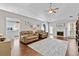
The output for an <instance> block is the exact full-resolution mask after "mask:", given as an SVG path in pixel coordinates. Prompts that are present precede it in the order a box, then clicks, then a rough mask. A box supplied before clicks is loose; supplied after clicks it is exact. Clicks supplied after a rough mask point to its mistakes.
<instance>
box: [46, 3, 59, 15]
mask: <svg viewBox="0 0 79 59" xmlns="http://www.w3.org/2000/svg"><path fill="white" fill-rule="evenodd" d="M58 9H59V8H53V7H52V3H50V5H49V8H48V13H49V14H51V13H56V12H57V10H58Z"/></svg>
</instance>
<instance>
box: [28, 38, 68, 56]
mask: <svg viewBox="0 0 79 59" xmlns="http://www.w3.org/2000/svg"><path fill="white" fill-rule="evenodd" d="M28 46H29V47H30V48H32V49H33V50H35V51H37V52H38V53H40V54H41V55H43V56H65V54H66V51H67V46H68V42H67V41H63V40H59V39H52V38H46V39H43V40H40V41H38V42H35V43H32V44H30V45H28Z"/></svg>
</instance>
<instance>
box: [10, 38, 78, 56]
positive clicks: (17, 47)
mask: <svg viewBox="0 0 79 59" xmlns="http://www.w3.org/2000/svg"><path fill="white" fill-rule="evenodd" d="M13 42H15V43H14V48H13V49H12V56H41V54H39V53H38V52H36V51H35V50H33V49H32V48H30V47H28V46H27V45H24V44H22V43H20V42H19V41H18V39H17V40H14V41H13ZM68 42H69V44H68V50H67V53H66V56H77V55H78V51H77V48H78V47H77V45H76V40H75V39H68ZM17 43H20V44H17Z"/></svg>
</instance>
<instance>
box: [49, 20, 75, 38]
mask: <svg viewBox="0 0 79 59" xmlns="http://www.w3.org/2000/svg"><path fill="white" fill-rule="evenodd" d="M72 21H73V22H75V21H76V20H68V21H55V22H50V24H49V26H52V27H53V36H57V31H63V32H64V37H68V31H67V30H68V23H69V22H72ZM61 24H62V25H61Z"/></svg>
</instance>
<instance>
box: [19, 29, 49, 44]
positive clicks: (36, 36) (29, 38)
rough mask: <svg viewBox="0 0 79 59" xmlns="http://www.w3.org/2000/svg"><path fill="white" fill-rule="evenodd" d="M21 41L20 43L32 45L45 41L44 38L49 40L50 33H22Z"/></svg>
mask: <svg viewBox="0 0 79 59" xmlns="http://www.w3.org/2000/svg"><path fill="white" fill-rule="evenodd" d="M20 35H21V36H20V37H21V39H20V41H21V42H22V43H25V44H27V43H31V42H34V41H37V40H40V39H44V38H47V37H48V33H47V32H44V31H41V30H40V31H36V32H33V31H22V32H21V34H20Z"/></svg>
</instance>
